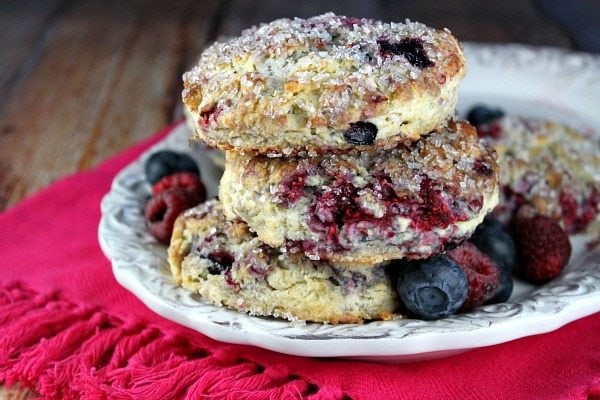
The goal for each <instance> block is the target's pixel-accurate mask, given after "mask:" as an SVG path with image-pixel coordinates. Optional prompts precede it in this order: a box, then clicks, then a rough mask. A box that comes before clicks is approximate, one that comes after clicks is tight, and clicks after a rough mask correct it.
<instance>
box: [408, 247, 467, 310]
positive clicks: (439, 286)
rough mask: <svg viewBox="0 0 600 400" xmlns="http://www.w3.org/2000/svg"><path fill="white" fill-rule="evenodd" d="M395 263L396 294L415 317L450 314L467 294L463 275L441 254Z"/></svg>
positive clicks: (460, 269)
mask: <svg viewBox="0 0 600 400" xmlns="http://www.w3.org/2000/svg"><path fill="white" fill-rule="evenodd" d="M398 267H399V274H398V286H397V288H398V295H399V296H400V299H401V300H402V302H403V303H404V306H405V307H406V308H407V309H408V310H409V311H410V312H412V313H413V314H415V315H416V316H417V317H418V318H421V319H425V320H433V319H439V318H443V317H447V316H448V315H452V314H454V313H455V312H456V311H458V310H459V309H460V307H461V306H462V305H463V303H464V302H465V300H466V298H467V294H468V289H469V284H468V281H467V275H466V274H465V272H464V271H463V270H462V268H460V267H459V266H458V264H457V263H456V262H455V261H454V260H452V259H451V258H449V257H447V256H445V255H443V254H439V255H436V256H433V257H430V258H428V259H426V260H412V261H408V262H407V263H406V264H405V265H402V266H398Z"/></svg>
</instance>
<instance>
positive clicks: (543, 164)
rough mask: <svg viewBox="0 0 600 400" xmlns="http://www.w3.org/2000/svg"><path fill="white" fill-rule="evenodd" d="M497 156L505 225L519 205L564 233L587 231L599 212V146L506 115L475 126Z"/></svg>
mask: <svg viewBox="0 0 600 400" xmlns="http://www.w3.org/2000/svg"><path fill="white" fill-rule="evenodd" d="M477 129H478V131H479V134H480V135H481V136H482V137H483V138H484V139H485V140H486V141H487V142H488V143H489V144H490V145H491V146H493V147H494V148H495V149H496V151H497V152H498V163H499V164H500V185H501V191H500V193H501V195H500V205H499V207H498V208H497V210H495V213H496V214H497V215H498V216H499V217H500V218H501V219H502V220H504V221H509V220H511V219H512V218H513V217H514V214H515V212H516V211H517V210H518V209H519V208H520V207H521V206H523V205H531V206H533V207H534V208H535V209H536V210H537V212H538V213H539V214H540V215H544V216H547V217H551V218H553V219H555V220H557V221H559V222H560V223H561V224H562V225H563V226H564V228H565V230H566V231H567V232H568V233H577V232H582V231H585V229H586V228H587V227H588V226H589V225H590V223H591V222H592V221H595V220H597V219H598V215H599V214H600V144H599V143H598V141H597V139H593V138H590V137H586V136H584V135H583V134H581V133H579V132H577V131H575V130H574V129H572V128H570V127H568V126H566V125H563V124H560V123H557V122H552V121H548V120H540V119H533V118H522V117H515V116H508V115H507V116H504V117H501V118H497V119H494V120H493V121H490V122H488V123H486V124H483V125H480V126H478V127H477Z"/></svg>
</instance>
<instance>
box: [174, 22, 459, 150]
mask: <svg viewBox="0 0 600 400" xmlns="http://www.w3.org/2000/svg"><path fill="white" fill-rule="evenodd" d="M401 44H402V45H403V46H405V47H406V46H409V49H404V48H403V49H402V51H400V50H394V51H390V50H389V49H390V48H393V49H396V48H400V47H401ZM386 46H387V47H386ZM394 46H396V47H394ZM411 46H412V48H410V47H411ZM419 57H421V58H419ZM415 58H416V61H415ZM465 69H466V65H465V60H464V56H463V53H462V49H461V47H460V45H459V44H458V42H457V40H456V39H455V38H454V37H453V36H452V35H451V34H450V33H449V32H448V31H441V30H435V29H432V28H429V27H426V26H425V25H423V24H419V23H413V22H409V21H407V22H406V23H405V24H399V23H392V24H387V23H382V22H379V21H373V20H367V19H362V20H358V19H350V18H347V17H343V16H336V15H334V14H324V15H321V16H317V17H313V18H310V19H308V20H302V19H294V20H285V19H283V20H277V21H273V22H272V23H269V24H266V25H261V26H260V27H258V28H253V29H250V30H247V31H245V32H243V33H242V35H241V36H240V37H238V38H235V39H233V40H230V41H227V42H221V43H216V44H214V45H213V46H211V47H209V48H208V49H207V50H206V51H205V52H204V53H203V54H202V56H201V58H200V60H199V62H198V64H197V65H196V66H195V67H194V68H193V69H192V70H191V71H189V72H188V73H186V74H185V75H184V91H183V101H184V103H185V105H186V108H187V111H188V112H189V114H190V116H191V118H192V120H193V121H194V123H195V124H196V128H197V133H196V134H195V138H196V139H199V140H203V141H205V142H207V143H208V144H209V145H211V146H214V147H217V148H220V149H222V150H230V151H240V152H245V153H254V154H268V153H271V154H281V155H284V156H289V155H297V154H299V153H306V154H308V155H311V154H312V153H314V154H315V155H316V154H320V153H325V152H337V153H345V152H349V151H356V150H357V149H356V147H355V146H356V145H354V144H350V143H348V141H346V139H345V138H344V135H343V133H344V132H345V131H346V130H347V129H349V127H350V124H351V123H355V122H358V121H363V122H370V123H373V124H374V125H375V126H376V127H377V136H376V138H375V139H374V143H373V144H372V145H369V146H368V147H369V148H370V149H373V148H384V147H390V146H393V145H394V144H396V143H398V142H399V141H414V140H417V139H418V138H419V137H420V136H421V135H422V134H426V133H428V132H430V131H431V130H433V129H435V128H436V127H437V126H439V125H440V124H442V123H443V121H444V120H446V119H447V118H448V117H449V116H450V115H451V114H452V113H453V112H454V109H455V106H456V96H457V88H458V84H459V82H460V81H461V80H462V78H463V76H464V74H465ZM361 147H363V146H361ZM358 150H359V151H360V150H362V149H358ZM300 155H302V154H300Z"/></svg>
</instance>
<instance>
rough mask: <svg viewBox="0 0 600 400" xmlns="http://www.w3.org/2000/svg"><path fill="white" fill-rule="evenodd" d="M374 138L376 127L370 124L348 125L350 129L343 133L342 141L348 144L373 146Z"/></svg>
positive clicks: (361, 122)
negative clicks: (344, 140)
mask: <svg viewBox="0 0 600 400" xmlns="http://www.w3.org/2000/svg"><path fill="white" fill-rule="evenodd" d="M376 137H377V127H376V126H375V124H372V123H370V122H363V121H358V122H355V123H350V128H348V129H347V130H346V131H345V132H344V139H346V142H348V143H350V144H373V143H374V142H375V138H376Z"/></svg>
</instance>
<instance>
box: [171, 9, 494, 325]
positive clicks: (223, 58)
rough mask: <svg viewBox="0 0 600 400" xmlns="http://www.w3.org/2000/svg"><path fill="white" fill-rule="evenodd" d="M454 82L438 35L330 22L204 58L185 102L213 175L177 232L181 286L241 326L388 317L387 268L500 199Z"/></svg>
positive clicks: (455, 231)
mask: <svg viewBox="0 0 600 400" xmlns="http://www.w3.org/2000/svg"><path fill="white" fill-rule="evenodd" d="M465 69H466V65H465V59H464V56H463V53H462V49H461V47H460V45H459V43H458V41H457V40H456V39H455V38H454V37H453V36H452V35H451V34H450V32H448V31H447V30H436V29H432V28H429V27H427V26H425V25H423V24H420V23H415V22H410V21H407V22H406V23H383V22H379V21H373V20H368V19H357V18H348V17H344V16H337V15H334V14H332V13H328V14H324V15H320V16H317V17H313V18H309V19H299V18H296V19H293V20H290V19H281V20H277V21H274V22H271V23H269V24H263V25H261V26H258V27H255V28H252V29H249V30H246V31H244V32H242V35H241V36H240V37H237V38H234V39H231V40H227V41H223V42H217V43H215V44H214V45H212V46H211V47H209V48H208V49H206V50H205V51H204V53H203V54H202V55H201V57H200V60H199V62H198V64H197V65H196V66H195V67H194V68H193V69H192V70H191V71H189V72H187V73H186V74H185V75H184V92H183V100H184V103H185V106H186V111H187V113H188V117H189V118H190V119H191V120H193V122H194V125H195V128H196V129H195V131H196V132H195V133H194V137H193V139H194V140H201V141H203V142H205V143H206V144H207V145H209V146H212V147H216V148H218V149H221V150H224V151H225V152H226V161H225V172H224V175H223V178H222V180H221V184H220V191H219V198H220V200H211V201H208V202H206V203H204V204H202V205H200V206H198V207H195V208H193V209H190V210H188V211H186V212H184V213H183V214H182V215H181V216H180V217H179V218H178V220H177V222H176V224H175V228H174V232H173V236H172V239H171V244H170V247H169V263H170V266H171V270H172V273H173V275H174V276H175V278H176V280H177V282H178V283H179V284H181V285H182V286H184V287H185V288H187V289H189V290H192V291H194V292H196V293H199V294H200V295H201V296H202V297H203V298H204V299H206V300H207V301H208V302H211V303H214V304H217V305H224V306H226V307H229V308H232V309H235V310H239V311H243V312H248V313H250V314H253V315H265V316H274V317H278V318H287V319H290V320H305V321H315V322H326V323H359V322H363V321H365V320H381V319H383V320H386V319H391V318H393V317H394V316H395V315H398V309H399V308H398V307H399V300H398V295H397V293H396V290H395V285H394V282H393V279H392V276H393V270H394V269H395V268H402V262H399V261H398V260H411V259H424V258H427V257H430V256H432V255H435V254H439V253H442V252H444V251H445V250H446V249H448V248H451V247H452V246H454V245H455V244H458V243H461V242H463V241H464V240H466V239H467V238H469V237H470V236H471V234H472V233H473V232H474V231H475V228H476V227H477V226H478V225H479V224H480V223H481V222H482V221H483V219H484V217H485V216H486V214H487V213H489V212H490V211H491V210H492V209H493V208H494V207H495V206H496V204H497V202H498V165H497V163H496V158H495V154H494V152H493V151H492V150H490V148H488V147H486V146H485V145H484V144H483V143H482V142H480V140H479V139H478V137H477V132H476V130H475V129H474V128H473V127H472V126H471V125H469V123H468V122H465V121H458V120H455V119H453V115H454V112H455V107H456V102H457V90H458V85H459V83H460V81H461V80H462V78H463V77H464V75H465Z"/></svg>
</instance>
